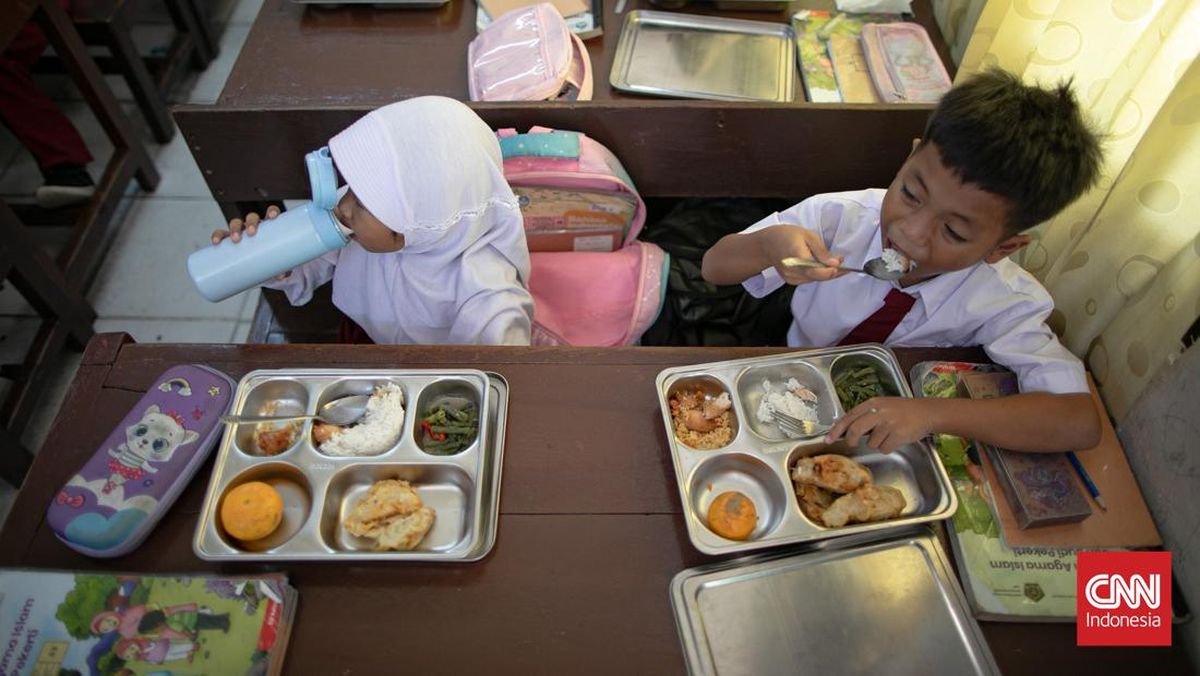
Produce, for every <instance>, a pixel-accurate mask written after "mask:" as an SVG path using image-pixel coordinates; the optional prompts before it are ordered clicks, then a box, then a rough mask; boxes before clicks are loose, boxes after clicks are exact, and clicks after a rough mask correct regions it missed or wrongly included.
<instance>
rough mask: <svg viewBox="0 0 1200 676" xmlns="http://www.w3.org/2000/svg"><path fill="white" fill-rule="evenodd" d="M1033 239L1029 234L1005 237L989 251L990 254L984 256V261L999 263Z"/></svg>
mask: <svg viewBox="0 0 1200 676" xmlns="http://www.w3.org/2000/svg"><path fill="white" fill-rule="evenodd" d="M1032 241H1033V238H1032V237H1030V236H1029V235H1013V236H1011V237H1005V238H1004V239H1002V240H1000V243H999V244H997V245H996V247H995V248H994V249H992V250H991V251H989V252H988V254H987V255H986V256H984V257H983V261H984V262H985V263H999V262H1000V261H1002V260H1004V259H1005V258H1007V257H1009V256H1011V255H1013V254H1014V253H1016V252H1018V251H1020V250H1021V249H1024V248H1025V247H1026V246H1028V245H1029V243H1030V242H1032Z"/></svg>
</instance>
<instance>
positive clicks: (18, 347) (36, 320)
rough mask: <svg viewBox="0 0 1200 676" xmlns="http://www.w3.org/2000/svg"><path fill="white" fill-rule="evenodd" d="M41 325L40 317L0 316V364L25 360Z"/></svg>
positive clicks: (18, 362) (17, 362)
mask: <svg viewBox="0 0 1200 676" xmlns="http://www.w3.org/2000/svg"><path fill="white" fill-rule="evenodd" d="M41 325H42V319H41V317H0V364H20V363H21V362H23V361H25V353H26V352H28V351H29V346H30V345H32V344H33V339H34V338H35V337H36V336H37V332H38V329H39V328H41Z"/></svg>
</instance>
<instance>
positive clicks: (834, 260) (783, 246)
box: [761, 225, 845, 284]
mask: <svg viewBox="0 0 1200 676" xmlns="http://www.w3.org/2000/svg"><path fill="white" fill-rule="evenodd" d="M762 233H763V237H762V240H761V245H762V250H763V255H764V256H766V258H767V260H769V261H771V264H772V265H774V266H775V270H776V271H777V272H778V273H779V276H780V277H781V278H783V281H785V282H787V283H788V284H804V283H806V282H824V281H828V280H830V279H833V278H835V277H840V276H841V275H843V274H845V273H844V272H841V271H839V270H836V269H834V268H835V267H836V266H838V265H841V264H842V258H843V257H842V256H833V255H831V254H830V253H829V249H826V248H825V242H824V241H822V240H821V236H820V235H818V234H817V233H815V232H813V231H812V230H809V229H808V228H800V227H795V226H792V225H776V226H772V227H770V228H765V229H763V231H762ZM793 256H794V257H796V258H808V259H812V260H816V261H820V262H822V263H824V264H826V265H828V266H830V267H828V268H801V267H793V266H788V265H784V264H783V263H782V262H781V261H783V259H784V258H788V257H793Z"/></svg>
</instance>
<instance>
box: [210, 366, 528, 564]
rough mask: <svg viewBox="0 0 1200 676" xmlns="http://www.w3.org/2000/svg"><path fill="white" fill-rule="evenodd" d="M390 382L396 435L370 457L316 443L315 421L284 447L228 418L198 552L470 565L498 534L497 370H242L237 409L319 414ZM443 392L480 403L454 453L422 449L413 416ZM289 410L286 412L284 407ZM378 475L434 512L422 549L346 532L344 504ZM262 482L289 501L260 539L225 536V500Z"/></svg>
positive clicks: (501, 390)
mask: <svg viewBox="0 0 1200 676" xmlns="http://www.w3.org/2000/svg"><path fill="white" fill-rule="evenodd" d="M384 381H389V382H392V383H396V384H397V385H399V386H400V387H401V388H402V389H403V390H404V392H405V403H404V406H405V413H404V423H403V427H402V431H401V436H400V439H399V440H398V441H397V442H396V443H395V445H394V446H393V447H391V448H390V449H389V450H387V451H385V452H383V453H381V454H379V455H375V456H352V457H334V456H329V455H325V454H323V453H322V452H321V451H320V450H319V449H318V448H317V447H316V446H315V445H314V444H313V442H312V441H311V439H310V435H311V424H305V425H304V426H303V427H302V429H301V432H300V434H299V438H298V439H297V440H296V441H295V442H294V443H293V445H292V446H291V447H290V448H289V449H288V450H287V451H285V452H283V453H280V454H279V455H274V456H264V455H259V454H255V453H254V452H253V450H254V449H253V448H252V447H251V444H252V442H251V439H250V436H251V432H252V430H251V429H239V428H252V427H253V426H249V425H239V426H236V427H231V428H230V429H229V430H228V431H227V433H226V435H225V437H224V439H223V440H222V442H221V446H220V448H219V449H218V452H217V459H216V463H215V465H214V467H213V473H212V479H211V480H210V482H209V486H208V492H207V495H206V497H205V501H204V506H203V508H202V511H201V515H200V521H199V523H198V524H197V527H196V535H195V540H194V542H193V549H194V550H195V552H196V555H197V556H199V557H200V558H202V559H206V560H210V561H283V560H325V561H337V560H354V561H361V560H393V561H425V562H436V561H444V562H469V561H477V560H479V559H482V558H483V557H484V556H486V555H487V553H488V552H489V551H491V549H492V547H493V545H494V544H495V542H496V529H497V525H498V519H499V509H500V479H501V474H502V471H503V466H504V437H505V425H506V421H507V417H508V383H507V382H506V381H505V380H504V378H503V377H502V376H500V375H499V374H496V373H484V372H482V371H476V370H472V369H457V370H437V371H433V370H398V369H379V370H359V369H278V370H261V371H254V372H251V373H248V374H246V376H245V377H243V378H242V380H241V382H240V383H239V384H238V390H237V393H236V394H235V398H234V403H233V409H232V410H233V411H234V412H236V413H239V414H245V415H251V414H256V413H263V412H264V411H263V410H262V409H263V407H264V406H266V405H268V404H270V405H271V406H272V407H273V408H274V407H278V408H279V409H280V410H279V411H277V413H280V414H282V413H291V412H300V411H307V412H309V413H311V412H313V411H315V410H316V409H317V408H319V406H320V405H321V404H322V403H324V401H327V400H328V399H329V398H331V397H332V396H340V395H341V394H345V393H349V392H363V391H365V392H369V391H370V390H371V388H372V387H373V386H374V385H375V384H378V383H381V382H384ZM439 397H467V398H470V399H473V400H474V401H476V402H478V404H479V406H480V416H479V421H480V422H479V425H480V428H479V433H478V437H477V439H476V440H475V442H474V443H472V444H471V445H470V446H469V447H467V448H466V449H464V450H463V451H461V452H459V453H458V454H456V455H450V456H436V455H430V454H427V453H424V452H423V450H422V448H421V446H420V442H419V441H418V436H419V431H420V430H419V426H418V425H417V423H416V420H417V419H418V418H419V417H420V416H421V415H422V412H423V409H424V408H426V407H427V406H428V405H429V404H430V403H431V402H435V401H436V400H437V399H438V398H439ZM285 409H286V410H285ZM381 479H406V480H409V481H410V482H412V484H413V486H414V487H415V489H416V490H417V493H418V495H420V497H421V499H422V501H423V502H424V503H425V504H426V505H428V506H430V507H432V508H433V509H434V510H435V511H436V517H435V520H434V525H433V528H432V529H431V530H430V531H429V532H428V533H427V534H426V535H425V537H424V539H423V540H422V541H421V544H420V545H419V546H418V547H417V549H414V550H411V551H377V550H374V549H372V548H371V547H370V543H369V542H366V541H364V540H362V539H360V538H356V537H354V536H353V535H351V534H350V533H348V532H347V531H346V530H345V529H344V527H343V526H342V522H343V520H344V518H345V515H346V513H347V511H348V510H349V509H351V508H352V506H353V505H354V503H356V502H357V501H358V500H359V499H360V498H361V497H362V496H364V495H365V494H366V492H367V490H368V489H369V488H370V486H371V484H373V483H374V482H376V481H379V480H381ZM252 480H258V481H265V482H267V483H269V484H271V485H272V486H273V487H274V488H275V489H276V491H277V492H279V493H280V495H281V496H282V498H283V501H284V510H283V521H282V523H281V525H280V526H279V528H278V529H276V532H275V533H273V534H272V535H271V536H268V537H267V538H264V539H263V540H261V541H255V542H251V543H243V542H239V541H237V540H234V539H233V538H231V537H229V535H228V534H226V533H225V532H224V531H223V530H222V528H221V526H220V524H219V523H218V521H219V519H218V518H217V514H218V510H219V507H220V504H221V500H222V499H223V497H224V496H225V494H226V493H228V491H229V490H230V489H231V488H233V487H234V486H236V485H238V484H240V483H242V482H244V481H252Z"/></svg>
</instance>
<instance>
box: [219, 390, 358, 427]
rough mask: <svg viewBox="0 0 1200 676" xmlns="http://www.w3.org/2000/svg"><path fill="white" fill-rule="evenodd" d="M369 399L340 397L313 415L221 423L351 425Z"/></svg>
mask: <svg viewBox="0 0 1200 676" xmlns="http://www.w3.org/2000/svg"><path fill="white" fill-rule="evenodd" d="M370 398H371V395H369V394H355V395H351V396H348V397H340V398H338V399H334V400H332V401H330V402H327V403H326V404H325V405H324V406H322V407H321V410H320V411H318V412H317V413H315V414H312V413H302V414H300V415H282V416H276V415H241V416H239V415H223V416H221V422H224V423H229V424H230V425H237V424H240V423H265V422H283V421H286V420H308V419H309V418H313V419H315V420H320V421H321V422H325V423H329V424H330V425H351V424H353V423H355V422H356V421H357V420H358V419H359V418H361V417H363V414H364V413H366V412H367V400H369V399H370Z"/></svg>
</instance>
